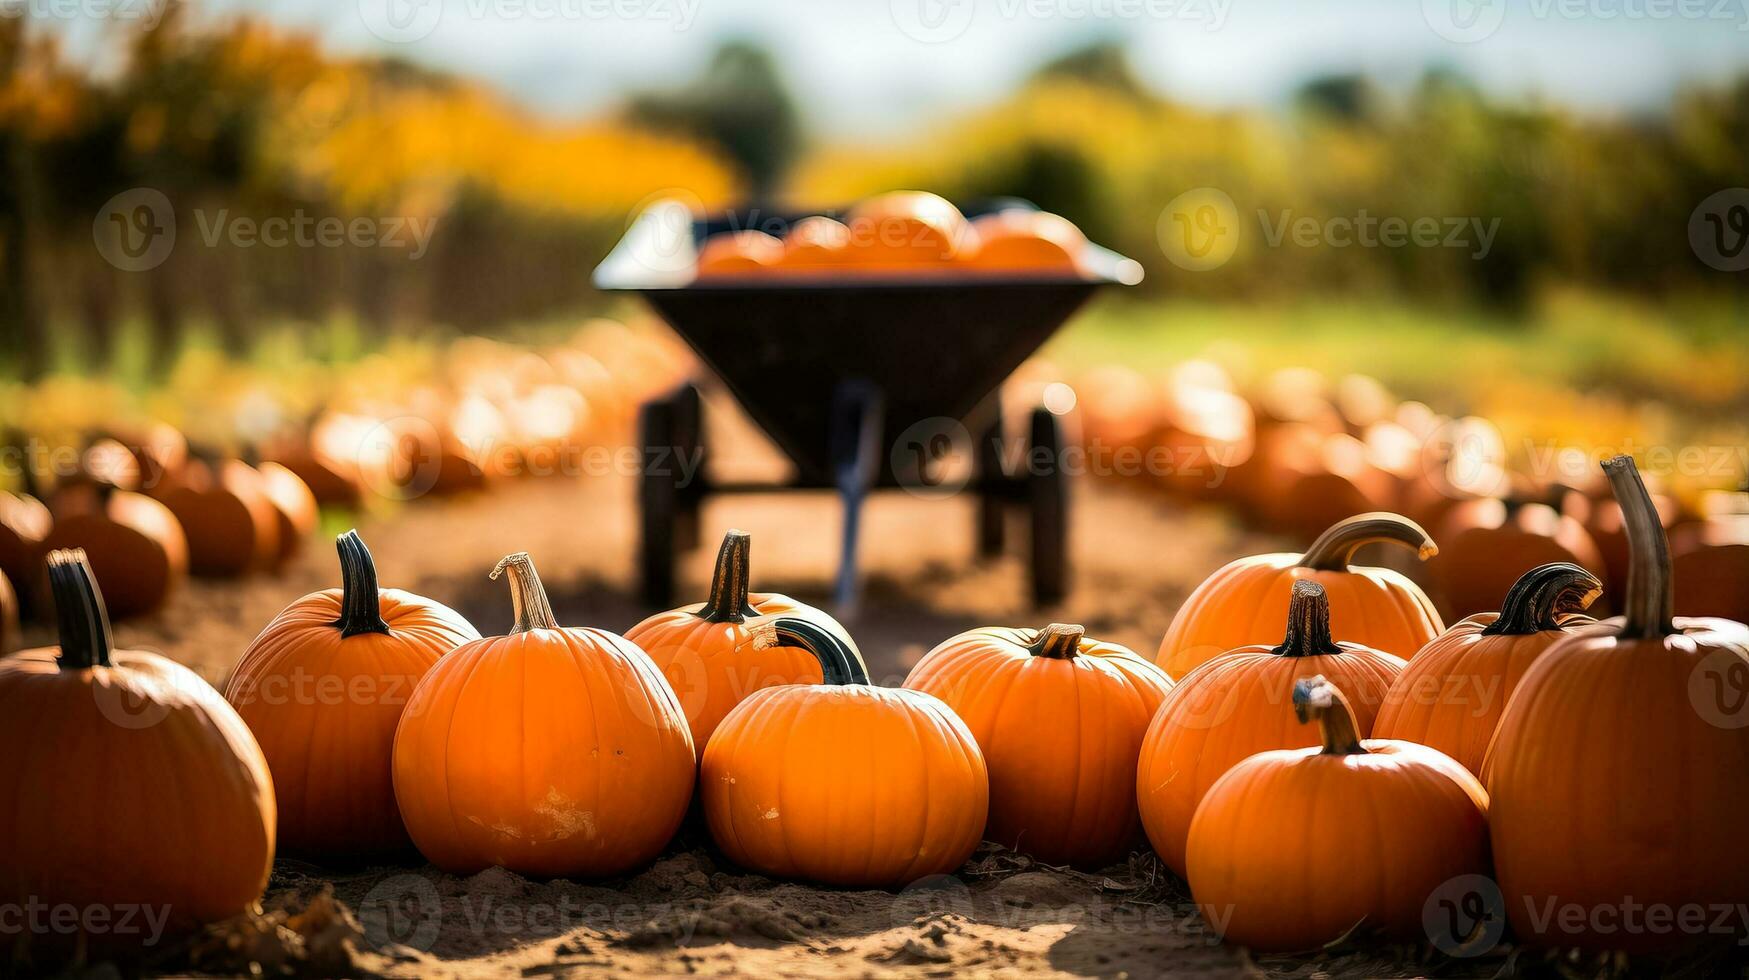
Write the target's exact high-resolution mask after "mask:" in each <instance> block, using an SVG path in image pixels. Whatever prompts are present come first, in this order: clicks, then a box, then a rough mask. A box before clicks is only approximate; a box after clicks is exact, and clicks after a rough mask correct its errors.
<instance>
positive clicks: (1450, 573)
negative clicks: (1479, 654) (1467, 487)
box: [1428, 500, 1608, 619]
mask: <svg viewBox="0 0 1749 980" xmlns="http://www.w3.org/2000/svg"><path fill="white" fill-rule="evenodd" d="M1440 540H1441V541H1443V542H1445V545H1444V547H1443V548H1442V549H1441V552H1440V554H1439V556H1438V557H1437V558H1435V559H1434V560H1433V561H1432V562H1431V563H1429V566H1428V568H1429V571H1431V572H1432V575H1433V580H1434V582H1435V583H1436V588H1435V589H1434V594H1435V595H1436V596H1438V600H1439V609H1440V611H1441V612H1442V613H1444V614H1445V615H1447V616H1448V617H1450V618H1453V619H1458V618H1462V617H1464V616H1473V615H1475V614H1476V613H1479V612H1485V611H1487V609H1488V607H1489V606H1491V605H1493V604H1494V601H1495V597H1496V596H1498V595H1501V594H1502V593H1504V592H1505V591H1506V590H1507V589H1508V588H1510V587H1511V585H1512V582H1513V581H1514V580H1515V579H1517V578H1518V576H1520V575H1522V574H1524V573H1525V572H1527V571H1529V570H1531V569H1532V568H1535V567H1536V566H1538V565H1544V564H1548V563H1549V562H1570V563H1572V564H1575V565H1579V566H1581V567H1583V568H1586V569H1588V570H1589V571H1591V572H1592V573H1593V574H1595V575H1596V576H1597V577H1598V578H1599V579H1602V580H1603V581H1605V582H1607V581H1608V572H1607V571H1606V570H1605V568H1604V564H1603V556H1602V555H1600V554H1599V553H1598V551H1597V545H1596V544H1594V543H1593V542H1592V540H1591V536H1590V535H1589V534H1587V533H1586V532H1585V527H1584V525H1582V524H1580V523H1579V521H1578V520H1577V519H1575V518H1573V517H1571V516H1569V515H1566V514H1562V513H1560V512H1559V511H1557V510H1555V509H1554V508H1553V507H1550V506H1549V505H1547V504H1542V503H1535V502H1517V501H1515V502H1511V503H1508V502H1505V501H1500V500H1473V501H1469V502H1467V503H1462V504H1459V505H1457V507H1456V508H1454V509H1453V510H1452V512H1451V513H1450V514H1449V515H1448V516H1447V518H1446V523H1445V530H1442V531H1441V533H1440Z"/></svg>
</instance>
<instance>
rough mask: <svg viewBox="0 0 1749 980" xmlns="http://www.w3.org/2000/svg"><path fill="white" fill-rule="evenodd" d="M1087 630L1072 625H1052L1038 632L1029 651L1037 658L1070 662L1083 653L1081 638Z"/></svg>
mask: <svg viewBox="0 0 1749 980" xmlns="http://www.w3.org/2000/svg"><path fill="white" fill-rule="evenodd" d="M1086 635H1087V630H1086V629H1084V628H1083V627H1081V626H1077V625H1074V624H1072V623H1052V624H1051V625H1049V626H1046V627H1045V628H1044V629H1042V630H1039V631H1038V638H1037V639H1035V640H1033V641H1032V646H1030V647H1028V648H1027V651H1028V652H1029V653H1031V654H1032V655H1033V656H1035V657H1049V658H1051V659H1052V660H1069V659H1072V658H1073V657H1074V656H1075V655H1076V654H1078V653H1080V652H1081V638H1082V637H1084V636H1086Z"/></svg>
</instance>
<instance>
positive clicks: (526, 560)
mask: <svg viewBox="0 0 1749 980" xmlns="http://www.w3.org/2000/svg"><path fill="white" fill-rule="evenodd" d="M506 571H508V572H509V573H510V608H511V610H512V611H513V613H514V615H515V617H516V622H515V623H514V624H513V625H512V626H511V627H510V632H511V633H512V634H516V633H527V632H528V631H530V630H556V629H558V628H559V621H558V620H557V619H555V618H553V604H552V603H551V602H549V601H547V590H546V589H545V587H543V586H542V585H541V584H540V573H538V572H536V571H535V570H534V559H533V558H530V557H529V556H528V552H526V551H518V552H517V553H516V554H514V555H505V556H504V559H503V560H502V561H500V562H499V563H498V567H496V568H494V569H492V578H493V579H494V580H496V579H497V578H498V576H500V575H502V574H504V573H505V572H506Z"/></svg>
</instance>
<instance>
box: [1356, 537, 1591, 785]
mask: <svg viewBox="0 0 1749 980" xmlns="http://www.w3.org/2000/svg"><path fill="white" fill-rule="evenodd" d="M1602 594H1603V583H1602V582H1600V581H1598V579H1597V576H1595V575H1593V574H1591V573H1590V572H1588V571H1586V570H1585V569H1583V568H1580V567H1579V566H1578V565H1574V564H1572V563H1570V562H1556V563H1553V564H1548V565H1540V566H1538V567H1536V568H1533V569H1531V570H1530V571H1528V572H1525V573H1524V575H1522V576H1521V577H1520V578H1519V579H1518V581H1517V582H1514V583H1513V585H1512V590H1511V591H1510V592H1507V593H1506V600H1505V601H1504V602H1502V603H1501V604H1500V611H1499V612H1497V613H1492V612H1490V613H1478V614H1476V615H1474V616H1471V617H1469V618H1468V619H1465V620H1464V621H1463V622H1461V623H1458V624H1457V625H1456V626H1453V627H1452V628H1451V629H1448V630H1446V631H1445V632H1444V633H1441V634H1440V635H1439V636H1438V637H1436V638H1435V639H1434V640H1432V641H1431V642H1430V643H1428V644H1427V645H1426V646H1425V647H1422V648H1421V652H1420V653H1417V654H1416V655H1415V659H1413V660H1411V661H1409V667H1408V669H1407V670H1405V671H1403V673H1402V676H1400V677H1398V678H1397V681H1396V683H1395V684H1393V685H1391V691H1390V694H1389V695H1388V696H1387V697H1386V698H1385V706H1384V708H1382V709H1381V710H1380V711H1379V717H1378V724H1376V725H1374V726H1373V734H1374V735H1376V736H1377V737H1379V738H1397V739H1403V740H1405V741H1409V742H1420V743H1421V744H1422V745H1427V746H1431V747H1433V748H1436V749H1438V750H1440V751H1441V752H1444V753H1445V754H1446V755H1449V756H1451V757H1452V758H1454V759H1456V760H1457V761H1458V762H1460V763H1462V764H1463V766H1464V768H1466V769H1468V770H1469V771H1471V772H1473V773H1480V772H1481V771H1482V760H1483V759H1484V758H1485V757H1486V755H1487V753H1488V743H1489V742H1490V741H1492V740H1493V737H1494V729H1495V727H1496V726H1497V725H1499V723H1500V714H1501V712H1503V711H1505V710H1506V702H1507V700H1508V699H1509V698H1511V697H1512V692H1513V690H1514V689H1516V688H1517V687H1518V682H1519V681H1520V680H1521V679H1523V677H1524V672H1525V671H1526V670H1528V669H1530V665H1531V664H1533V663H1535V662H1536V659H1537V658H1538V657H1540V656H1542V655H1543V653H1544V652H1545V651H1546V650H1548V648H1549V647H1550V645H1552V644H1553V643H1554V642H1555V641H1557V640H1559V639H1561V638H1563V637H1565V636H1566V635H1567V632H1568V630H1571V629H1575V628H1578V627H1581V626H1584V625H1587V624H1590V623H1594V622H1596V620H1593V619H1592V618H1591V617H1589V616H1586V615H1583V613H1582V610H1583V609H1585V608H1586V607H1587V606H1589V605H1591V603H1592V601H1594V600H1595V599H1596V598H1597V597H1598V596H1599V595H1602Z"/></svg>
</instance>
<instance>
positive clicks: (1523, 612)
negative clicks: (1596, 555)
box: [1482, 561, 1603, 636]
mask: <svg viewBox="0 0 1749 980" xmlns="http://www.w3.org/2000/svg"><path fill="white" fill-rule="evenodd" d="M1602 594H1603V583H1602V582H1599V581H1598V580H1597V576H1595V575H1593V574H1591V573H1590V572H1588V571H1586V570H1585V569H1583V568H1580V567H1579V566H1578V565H1575V564H1573V563H1572V562H1567V561H1556V562H1550V563H1549V564H1547V565H1538V566H1537V567H1535V568H1533V569H1531V570H1530V571H1528V572H1525V573H1524V574H1523V575H1520V576H1519V577H1518V581H1516V582H1514V583H1512V588H1511V589H1509V590H1507V592H1506V600H1505V601H1504V602H1502V603H1501V604H1500V618H1499V619H1496V620H1494V621H1493V622H1492V623H1489V624H1488V625H1487V627H1485V628H1484V629H1483V630H1482V635H1483V636H1529V635H1530V634H1532V633H1543V632H1547V631H1548V630H1558V629H1560V628H1561V617H1562V616H1564V615H1567V614H1568V613H1576V612H1584V611H1585V609H1586V608H1587V607H1589V606H1590V605H1591V603H1593V602H1595V601H1596V600H1597V597H1598V596H1600V595H1602Z"/></svg>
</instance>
